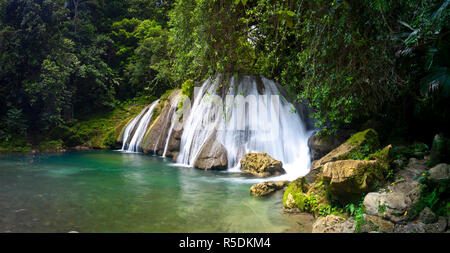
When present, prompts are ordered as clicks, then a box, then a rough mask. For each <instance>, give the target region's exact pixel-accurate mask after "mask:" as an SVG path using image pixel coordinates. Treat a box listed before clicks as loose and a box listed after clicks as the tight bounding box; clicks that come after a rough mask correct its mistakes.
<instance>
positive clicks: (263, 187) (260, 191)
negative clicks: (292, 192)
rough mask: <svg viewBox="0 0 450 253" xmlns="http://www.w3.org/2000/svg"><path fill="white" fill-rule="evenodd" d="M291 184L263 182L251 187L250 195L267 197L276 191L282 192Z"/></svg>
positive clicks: (285, 182)
mask: <svg viewBox="0 0 450 253" xmlns="http://www.w3.org/2000/svg"><path fill="white" fill-rule="evenodd" d="M288 184H289V181H280V182H262V183H259V184H254V185H252V187H250V193H251V194H252V195H253V196H257V197H260V196H267V195H269V194H271V193H273V192H275V191H278V190H281V189H283V188H284V187H286V186H287V185H288Z"/></svg>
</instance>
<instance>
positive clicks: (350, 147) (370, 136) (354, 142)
mask: <svg viewBox="0 0 450 253" xmlns="http://www.w3.org/2000/svg"><path fill="white" fill-rule="evenodd" d="M379 146H380V142H379V140H378V134H377V132H375V130H373V129H367V130H364V131H362V132H358V133H356V134H354V135H352V136H351V137H350V138H349V139H348V140H347V141H346V142H344V143H343V144H342V145H340V146H339V147H337V148H335V149H333V150H332V151H331V152H330V153H328V154H327V155H325V156H324V157H322V158H321V159H319V160H317V161H314V162H312V164H311V168H312V169H321V167H322V166H323V165H325V164H326V163H328V162H332V161H338V160H348V159H353V160H363V159H364V158H366V157H367V156H368V155H370V154H372V153H374V152H375V151H376V150H377V149H378V148H379Z"/></svg>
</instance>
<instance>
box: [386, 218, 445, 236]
mask: <svg viewBox="0 0 450 253" xmlns="http://www.w3.org/2000/svg"><path fill="white" fill-rule="evenodd" d="M446 228H447V219H446V218H445V217H442V216H440V217H439V218H438V220H437V222H435V223H431V224H425V223H423V222H421V221H413V222H409V223H407V224H397V225H396V226H395V229H394V232H395V233H443V232H445V229H446Z"/></svg>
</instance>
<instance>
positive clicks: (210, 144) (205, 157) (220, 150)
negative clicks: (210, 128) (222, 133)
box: [194, 133, 228, 170]
mask: <svg viewBox="0 0 450 253" xmlns="http://www.w3.org/2000/svg"><path fill="white" fill-rule="evenodd" d="M194 166H195V167H196V168H199V169H204V170H226V169H227V168H228V158H227V150H226V149H225V147H224V146H223V145H222V144H221V143H220V142H219V141H217V140H216V134H215V133H214V134H212V135H211V136H210V137H209V138H208V140H207V141H206V143H205V144H204V145H203V147H202V148H201V150H200V152H199V155H198V156H197V158H196V159H195V161H194Z"/></svg>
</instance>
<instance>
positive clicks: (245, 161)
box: [241, 153, 286, 177]
mask: <svg viewBox="0 0 450 253" xmlns="http://www.w3.org/2000/svg"><path fill="white" fill-rule="evenodd" d="M241 171H242V172H244V173H248V174H252V175H254V176H258V177H270V176H277V175H281V174H285V173H286V171H285V170H284V169H283V163H282V162H280V161H277V160H275V159H273V158H272V157H271V156H269V155H268V154H266V153H248V154H246V155H245V156H244V157H243V158H242V159H241Z"/></svg>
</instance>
